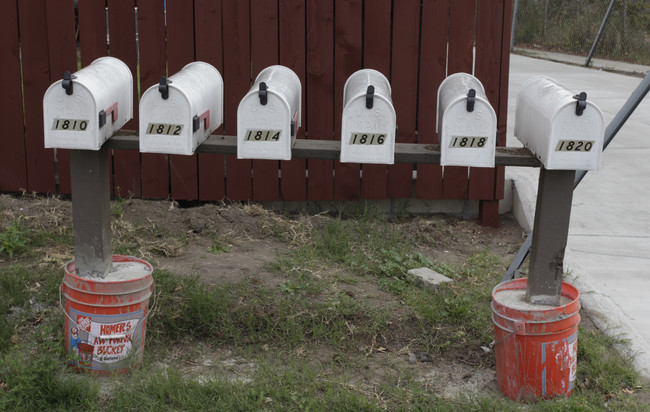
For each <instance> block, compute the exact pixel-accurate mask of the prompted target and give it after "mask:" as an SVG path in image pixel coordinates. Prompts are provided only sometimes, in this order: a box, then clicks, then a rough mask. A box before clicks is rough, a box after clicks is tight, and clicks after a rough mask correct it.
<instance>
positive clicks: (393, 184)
mask: <svg viewBox="0 0 650 412" xmlns="http://www.w3.org/2000/svg"><path fill="white" fill-rule="evenodd" d="M419 35H420V1H419V0H408V1H400V2H399V5H397V4H396V5H395V7H394V8H393V56H392V74H391V80H392V82H391V83H392V84H391V88H392V95H393V104H394V106H395V111H396V112H397V125H398V128H399V134H398V136H397V141H398V142H400V143H412V142H415V129H416V113H415V112H416V107H417V86H418V50H419ZM412 187H413V165H412V164H409V163H405V164H398V165H392V166H389V167H388V197H390V198H410V197H411V194H412Z"/></svg>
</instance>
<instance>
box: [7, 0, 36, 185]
mask: <svg viewBox="0 0 650 412" xmlns="http://www.w3.org/2000/svg"><path fill="white" fill-rule="evenodd" d="M0 26H2V36H0V56H2V64H1V65H0V78H2V79H4V81H5V85H4V87H3V88H2V90H0V124H2V125H3V133H2V134H1V135H0V141H1V142H2V147H3V150H0V191H3V192H17V191H20V190H26V189H27V164H26V158H25V132H24V125H23V110H22V109H23V105H22V99H23V97H22V90H21V78H20V57H19V56H20V48H19V38H18V8H17V6H16V2H15V1H9V2H6V4H4V5H3V10H2V13H0ZM40 111H42V109H41V110H40Z"/></svg>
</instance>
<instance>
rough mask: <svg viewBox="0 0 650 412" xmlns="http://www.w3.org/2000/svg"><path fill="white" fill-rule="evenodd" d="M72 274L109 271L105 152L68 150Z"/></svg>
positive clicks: (107, 188) (107, 181) (109, 250)
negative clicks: (70, 193)
mask: <svg viewBox="0 0 650 412" xmlns="http://www.w3.org/2000/svg"><path fill="white" fill-rule="evenodd" d="M70 183H71V186H72V222H73V228H74V250H75V252H74V257H75V272H76V273H75V274H76V275H77V276H82V277H85V276H100V277H104V276H106V274H107V273H108V272H110V271H111V268H112V266H113V256H112V248H111V240H112V237H113V236H112V233H111V219H110V218H111V204H110V201H111V198H110V179H109V167H108V149H106V148H102V149H100V150H97V151H91V150H70Z"/></svg>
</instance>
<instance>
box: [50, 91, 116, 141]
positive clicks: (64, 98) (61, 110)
mask: <svg viewBox="0 0 650 412" xmlns="http://www.w3.org/2000/svg"><path fill="white" fill-rule="evenodd" d="M73 92H74V93H73V94H72V95H71V96H68V95H66V92H65V90H64V89H63V87H61V81H60V80H59V81H58V82H55V83H54V84H52V85H51V86H50V87H49V89H47V91H46V92H45V97H44V98H43V124H44V127H45V147H46V148H67V149H82V150H99V148H100V147H101V145H102V143H104V139H100V133H99V128H98V124H97V123H98V112H99V111H98V110H97V105H96V103H95V99H94V97H93V95H92V94H91V93H90V92H89V91H88V89H87V88H86V87H84V86H83V85H82V84H75V87H74V88H73Z"/></svg>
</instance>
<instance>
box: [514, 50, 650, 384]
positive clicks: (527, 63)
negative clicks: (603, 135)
mask: <svg viewBox="0 0 650 412" xmlns="http://www.w3.org/2000/svg"><path fill="white" fill-rule="evenodd" d="M559 58H560V57H558V56H555V57H554V59H556V60H557V59H559ZM595 63H596V62H594V64H595ZM608 64H609V63H608ZM620 70H624V68H622V69H620ZM635 70H646V72H647V68H644V67H641V68H640V69H639V68H636V69H635ZM636 74H638V73H636ZM536 75H546V76H548V77H551V78H553V79H554V80H556V81H557V82H558V83H560V84H562V85H563V86H565V87H566V88H568V89H570V90H572V91H575V92H582V91H585V92H587V95H588V99H589V100H591V101H593V102H594V103H596V104H597V105H598V106H599V107H600V108H601V109H602V111H603V114H604V115H605V121H606V123H609V122H610V121H611V119H612V118H613V117H614V115H615V114H616V113H617V112H618V110H619V109H620V108H621V106H622V105H623V104H624V103H625V101H626V100H627V98H628V97H629V95H630V94H631V93H632V91H633V90H634V89H635V88H636V87H637V85H638V84H639V83H640V81H641V79H640V78H639V77H634V76H627V75H622V74H617V73H611V72H607V71H602V70H594V69H588V68H584V67H578V66H573V65H568V64H562V63H557V62H551V61H545V60H540V59H535V58H530V57H524V56H519V55H512V56H511V62H510V85H509V87H510V89H509V107H508V109H509V110H508V137H507V138H508V145H509V146H519V145H520V144H519V142H518V141H517V140H516V139H515V138H514V136H513V135H512V133H513V130H514V118H515V116H514V113H515V103H516V96H517V93H518V92H519V88H520V86H521V84H522V83H523V82H524V81H525V80H526V79H528V78H530V77H533V76H536ZM648 135H650V98H648V97H646V99H645V100H644V101H643V102H642V103H641V105H639V107H638V108H637V109H636V111H635V113H634V114H633V115H632V116H631V117H630V119H628V121H627V123H626V124H625V126H623V128H622V129H621V131H620V132H619V134H618V135H617V136H616V138H615V139H614V141H613V142H612V144H611V145H610V146H609V147H608V149H607V150H606V151H605V152H604V153H603V160H602V165H601V170H600V171H598V172H590V173H588V174H587V176H586V177H585V179H584V180H583V181H582V183H581V184H580V186H579V187H578V188H577V189H576V191H575V192H574V197H573V206H572V212H571V224H570V229H569V242H568V247H567V251H566V257H565V263H566V269H568V270H569V271H571V272H572V275H571V277H570V279H571V280H572V281H574V283H577V286H578V287H579V288H580V289H581V293H582V294H583V299H582V302H583V306H584V307H585V308H586V309H587V310H588V311H590V312H591V311H593V313H594V314H595V317H596V318H598V319H596V324H597V325H599V327H602V328H603V329H604V330H605V331H606V332H607V333H610V334H612V335H616V336H619V335H620V334H621V333H624V334H625V335H626V336H627V337H628V338H629V340H630V345H631V346H630V347H628V349H627V350H628V352H629V353H630V354H635V355H636V357H635V365H636V367H637V369H638V370H639V371H640V372H641V373H642V374H643V376H644V377H646V378H650V316H648V315H649V314H650V313H649V310H648V308H649V305H648V302H650V299H648V295H650V269H649V267H650V206H649V205H650V185H649V184H648V182H647V179H648V177H649V176H650V161H648V159H649V156H650V138H649V136H648ZM538 173H539V172H538V171H537V170H532V169H526V168H507V170H506V177H507V178H511V179H512V180H513V181H514V186H515V192H516V193H515V196H514V199H515V202H520V204H519V205H513V210H518V211H519V212H518V214H519V216H523V218H521V219H524V220H527V219H528V218H529V217H530V216H534V209H535V197H536V191H537V179H538V177H537V176H538ZM524 223H525V224H524ZM531 223H532V222H529V221H525V222H522V225H523V226H524V227H525V226H526V225H529V224H531ZM578 284H579V285H578Z"/></svg>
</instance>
